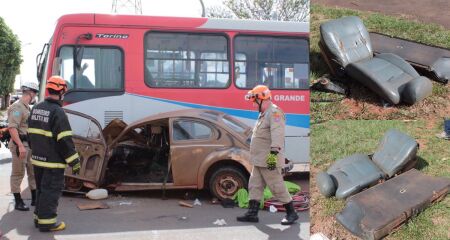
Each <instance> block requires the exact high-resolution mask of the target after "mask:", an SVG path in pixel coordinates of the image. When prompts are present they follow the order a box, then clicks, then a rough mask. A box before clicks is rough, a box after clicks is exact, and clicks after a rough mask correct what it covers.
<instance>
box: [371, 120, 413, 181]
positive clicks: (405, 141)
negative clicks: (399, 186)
mask: <svg viewBox="0 0 450 240" xmlns="http://www.w3.org/2000/svg"><path fill="white" fill-rule="evenodd" d="M417 149H418V144H417V142H416V140H414V139H413V138H411V137H410V136H408V135H406V134H404V133H402V132H400V131H398V130H395V129H390V130H388V131H387V132H386V133H385V134H384V137H383V139H381V141H380V143H379V144H378V148H377V150H376V151H375V153H374V154H373V157H372V161H373V162H374V163H375V164H376V165H377V166H378V167H379V168H380V169H381V170H382V171H383V172H384V173H385V174H386V175H387V176H388V177H392V176H394V175H395V174H396V173H397V172H399V171H400V170H402V169H403V167H405V166H406V165H407V164H408V163H410V162H412V161H415V160H416V154H417Z"/></svg>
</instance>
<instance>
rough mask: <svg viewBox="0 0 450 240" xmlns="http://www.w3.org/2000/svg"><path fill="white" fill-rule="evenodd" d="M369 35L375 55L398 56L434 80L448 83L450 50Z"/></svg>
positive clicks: (377, 34) (375, 34)
mask: <svg viewBox="0 0 450 240" xmlns="http://www.w3.org/2000/svg"><path fill="white" fill-rule="evenodd" d="M369 35H370V40H371V42H372V47H373V51H374V52H375V53H393V54H395V55H398V56H399V57H401V58H403V59H405V60H406V61H407V62H409V63H410V64H411V65H413V66H414V67H415V68H416V69H417V70H419V71H420V72H422V73H423V74H425V75H427V76H429V77H431V78H432V79H433V80H436V81H439V82H442V83H448V80H449V79H450V69H449V66H450V49H446V48H442V47H437V46H431V45H426V44H422V43H418V42H415V41H411V40H406V39H402V38H397V37H391V36H388V35H385V34H381V33H375V32H371V33H370V34H369Z"/></svg>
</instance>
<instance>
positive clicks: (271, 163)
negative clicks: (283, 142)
mask: <svg viewBox="0 0 450 240" xmlns="http://www.w3.org/2000/svg"><path fill="white" fill-rule="evenodd" d="M277 154H278V152H276V151H270V153H269V154H268V155H267V160H266V163H267V169H269V170H270V171H272V170H275V168H277Z"/></svg>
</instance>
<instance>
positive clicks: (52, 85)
mask: <svg viewBox="0 0 450 240" xmlns="http://www.w3.org/2000/svg"><path fill="white" fill-rule="evenodd" d="M45 88H46V89H51V90H54V91H57V92H60V93H61V94H64V93H65V92H66V91H67V84H66V81H65V80H64V79H63V78H62V77H60V76H51V77H50V78H49V79H48V81H47V85H46V86H45Z"/></svg>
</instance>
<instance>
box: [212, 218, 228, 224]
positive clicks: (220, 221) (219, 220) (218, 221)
mask: <svg viewBox="0 0 450 240" xmlns="http://www.w3.org/2000/svg"><path fill="white" fill-rule="evenodd" d="M213 224H214V225H219V226H223V225H227V222H225V219H223V218H222V219H217V220H216V221H215V222H213Z"/></svg>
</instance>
